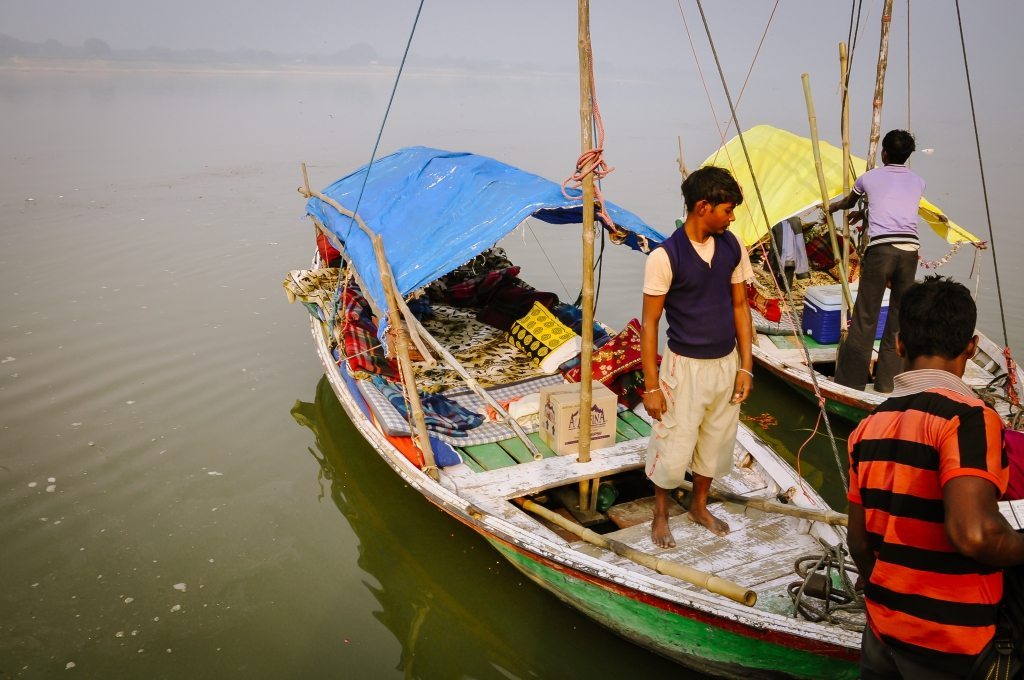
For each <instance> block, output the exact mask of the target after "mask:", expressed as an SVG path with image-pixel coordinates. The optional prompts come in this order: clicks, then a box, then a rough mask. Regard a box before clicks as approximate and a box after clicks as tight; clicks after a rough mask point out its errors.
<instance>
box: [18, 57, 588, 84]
mask: <svg viewBox="0 0 1024 680" xmlns="http://www.w3.org/2000/svg"><path fill="white" fill-rule="evenodd" d="M396 68H397V67H395V66H390V65H378V64H372V65H368V66H340V65H320V64H305V63H298V64H284V65H275V66H254V65H247V64H231V63H220V64H217V63H206V64H176V63H169V62H154V61H117V60H99V59H88V60H87V59H27V58H24V57H17V58H11V59H2V60H0V73H52V74H59V73H66V74H83V75H85V74H97V75H105V74H129V73H154V74H163V75H228V74H231V75H252V76H263V75H296V76H306V75H314V76H319V75H334V76H338V75H340V76H362V77H380V76H387V77H389V78H390V77H393V76H394V74H395V71H396ZM406 73H407V75H408V76H410V77H434V78H438V77H440V78H445V77H459V78H516V79H521V78H563V77H567V76H570V75H571V76H573V77H575V74H570V73H557V72H544V71H512V70H507V69H498V70H483V69H480V70H475V69H457V68H419V69H417V68H410V69H408V70H407V72H406Z"/></svg>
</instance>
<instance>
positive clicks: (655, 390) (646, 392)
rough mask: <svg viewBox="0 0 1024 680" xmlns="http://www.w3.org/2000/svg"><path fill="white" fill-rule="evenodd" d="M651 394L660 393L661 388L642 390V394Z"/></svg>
mask: <svg viewBox="0 0 1024 680" xmlns="http://www.w3.org/2000/svg"><path fill="white" fill-rule="evenodd" d="M651 392H661V388H660V387H655V388H654V389H653V390H647V389H645V390H644V394H650V393H651Z"/></svg>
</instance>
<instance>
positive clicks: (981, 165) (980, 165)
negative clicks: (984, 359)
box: [956, 0, 1010, 351]
mask: <svg viewBox="0 0 1024 680" xmlns="http://www.w3.org/2000/svg"><path fill="white" fill-rule="evenodd" d="M956 22H957V27H958V28H959V29H960V48H961V50H962V52H963V55H964V74H965V75H966V77H967V98H968V100H969V101H970V103H971V122H972V123H973V124H974V144H975V147H976V148H977V150H978V170H979V172H980V173H981V192H982V195H983V197H984V199H985V219H986V220H987V222H988V240H989V242H990V243H991V244H992V268H993V270H994V271H995V277H996V295H997V296H998V298H999V319H1000V320H1001V321H1002V323H1003V344H1004V345H1005V346H1006V347H1007V348H1009V346H1010V337H1009V334H1008V333H1007V332H1006V314H1005V313H1004V312H1003V289H1002V287H1001V286H1000V285H999V263H998V262H997V260H996V239H995V234H994V233H993V232H992V213H991V211H990V210H989V205H988V185H987V184H986V183H985V164H984V163H983V162H982V158H981V138H980V137H979V136H978V116H977V114H976V113H975V109H974V90H973V88H972V87H971V70H970V68H969V67H968V65H967V43H966V42H965V41H964V24H963V19H962V18H961V16H960V0H956ZM1007 351H1009V350H1008V349H1007Z"/></svg>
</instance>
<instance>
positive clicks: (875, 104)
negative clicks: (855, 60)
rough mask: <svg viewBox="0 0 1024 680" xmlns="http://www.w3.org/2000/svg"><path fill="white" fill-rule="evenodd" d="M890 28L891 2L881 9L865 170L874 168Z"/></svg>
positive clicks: (880, 124) (887, 62) (886, 1)
mask: <svg viewBox="0 0 1024 680" xmlns="http://www.w3.org/2000/svg"><path fill="white" fill-rule="evenodd" d="M891 27H892V0H885V6H884V7H883V8H882V35H881V38H880V39H879V41H878V67H877V69H876V72H875V98H874V100H873V101H872V104H871V137H870V138H869V139H868V165H867V169H868V170H870V169H871V168H873V167H875V154H876V152H877V151H878V138H879V136H880V130H881V127H882V96H883V94H884V92H885V69H886V67H887V66H888V65H889V29H890V28H891Z"/></svg>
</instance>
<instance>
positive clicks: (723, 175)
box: [680, 165, 743, 212]
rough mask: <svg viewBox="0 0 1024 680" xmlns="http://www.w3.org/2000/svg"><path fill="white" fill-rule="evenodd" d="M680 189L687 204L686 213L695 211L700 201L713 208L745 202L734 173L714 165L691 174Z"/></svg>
mask: <svg viewBox="0 0 1024 680" xmlns="http://www.w3.org/2000/svg"><path fill="white" fill-rule="evenodd" d="M680 188H681V189H682V191H683V200H684V201H685V202H686V212H690V211H691V210H693V209H694V208H695V207H696V206H697V202H698V201H707V202H708V203H710V204H711V205H713V206H715V205H718V204H719V203H734V204H736V205H739V204H740V203H742V202H743V192H742V191H740V185H739V184H737V183H736V179H735V178H734V177H733V176H732V173H730V172H729V171H728V170H726V169H725V168H718V167H715V166H713V165H706V166H704V167H703V168H700V169H698V170H694V171H693V172H691V173H690V174H689V175H688V176H687V177H686V179H684V180H683V184H682V187H680Z"/></svg>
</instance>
